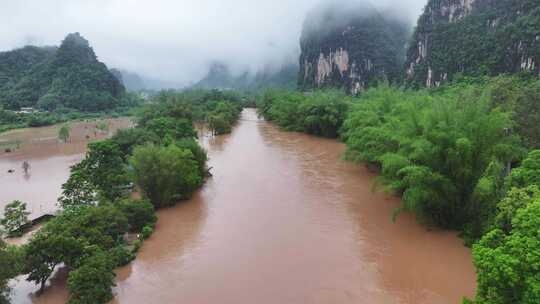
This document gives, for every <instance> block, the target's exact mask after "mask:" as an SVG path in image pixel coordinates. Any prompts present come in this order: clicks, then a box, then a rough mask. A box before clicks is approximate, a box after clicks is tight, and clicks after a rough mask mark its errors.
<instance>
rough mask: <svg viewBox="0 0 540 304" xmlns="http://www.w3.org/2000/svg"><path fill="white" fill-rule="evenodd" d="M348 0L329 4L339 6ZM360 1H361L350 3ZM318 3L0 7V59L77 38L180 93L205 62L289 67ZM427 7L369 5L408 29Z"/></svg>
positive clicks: (111, 63) (97, 2) (46, 0)
mask: <svg viewBox="0 0 540 304" xmlns="http://www.w3.org/2000/svg"><path fill="white" fill-rule="evenodd" d="M350 1H355V0H343V1H340V0H334V1H332V3H333V4H335V5H340V4H341V3H343V4H344V5H346V3H348V2H350ZM358 1H361V0H358ZM322 2H325V1H324V0H256V1H254V0H229V1H223V0H198V1H194V0H193V1H187V0H153V1H137V0H92V1H84V0H17V1H12V0H0V19H1V20H2V23H3V25H4V26H2V27H0V51H7V50H11V49H14V48H18V47H22V46H24V45H28V44H31V45H39V46H43V45H59V44H60V42H61V41H62V39H63V38H64V37H65V35H66V34H68V33H70V32H80V33H81V34H82V35H83V36H84V37H85V38H86V39H88V40H89V41H90V43H91V45H92V47H93V48H94V50H95V52H96V54H97V55H98V57H99V59H100V60H101V61H103V62H105V63H106V64H107V65H108V67H109V68H120V69H124V70H128V71H133V72H136V73H138V74H140V75H143V76H145V77H150V78H155V79H161V80H166V81H170V82H175V83H180V84H184V85H188V84H190V83H193V82H195V81H197V80H199V79H200V78H202V77H203V76H204V75H205V74H206V73H207V71H208V68H209V66H210V65H211V64H212V63H213V62H223V63H225V64H227V65H228V66H229V67H230V68H231V70H232V72H235V73H241V72H244V71H246V70H249V71H252V72H254V71H257V70H259V69H261V68H263V67H264V66H267V65H282V64H285V63H291V62H296V61H297V58H298V55H299V38H300V34H301V31H302V24H303V22H304V18H305V16H306V14H307V12H309V11H310V10H311V9H313V8H314V7H315V6H317V5H319V4H320V3H322ZM426 2H427V0H410V1H403V0H373V1H372V5H373V6H375V7H376V8H378V9H379V10H380V11H389V10H391V11H392V12H394V14H395V13H399V15H400V16H401V17H403V18H404V19H405V20H408V21H409V23H410V24H411V26H412V24H413V23H414V22H415V20H416V18H417V17H418V15H419V14H420V13H421V11H422V8H423V7H424V5H425V3H426Z"/></svg>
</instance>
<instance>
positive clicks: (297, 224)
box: [14, 109, 476, 304]
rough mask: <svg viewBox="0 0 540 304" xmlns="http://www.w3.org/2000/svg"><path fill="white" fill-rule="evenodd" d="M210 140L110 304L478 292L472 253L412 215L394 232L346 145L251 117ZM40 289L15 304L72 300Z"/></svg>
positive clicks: (398, 298)
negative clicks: (194, 187) (183, 194)
mask: <svg viewBox="0 0 540 304" xmlns="http://www.w3.org/2000/svg"><path fill="white" fill-rule="evenodd" d="M203 142H204V145H205V146H206V148H207V150H208V153H209V156H210V164H209V165H210V166H212V167H214V169H213V170H212V172H213V174H214V176H213V177H212V178H211V179H209V180H208V182H207V183H206V184H205V186H204V187H203V188H202V190H201V191H199V192H198V193H197V194H196V195H195V196H194V198H193V199H192V200H190V201H187V202H183V203H180V204H178V205H177V206H176V207H174V208H171V209H166V210H161V211H159V222H158V224H157V227H156V231H155V233H154V235H152V237H151V238H150V239H149V240H147V241H146V242H145V244H144V246H143V247H142V249H141V251H140V252H139V255H138V257H137V259H136V260H135V261H134V262H132V263H131V264H130V265H128V266H126V267H123V268H120V269H118V270H117V287H116V288H115V295H116V297H115V300H114V301H113V303H115V304H116V303H135V304H137V303H141V304H143V303H144V304H146V303H190V304H199V303H200V304H206V303H225V304H228V303H231V304H238V303H249V304H251V303H269V304H276V303H376V304H377V303H411V304H421V303H426V304H427V303H429V304H433V303H441V304H445V303H460V301H461V298H462V297H463V296H472V295H473V294H474V291H475V286H476V283H475V273H474V268H473V265H472V262H471V254H470V250H469V249H467V248H465V247H464V246H463V245H462V241H461V240H460V239H459V238H458V237H457V236H456V235H455V234H454V233H450V232H441V231H427V230H426V229H425V228H424V227H422V226H420V225H418V224H417V223H416V222H415V219H414V218H413V217H412V216H410V215H402V216H400V217H399V218H398V219H397V221H396V222H395V223H392V220H391V218H392V213H393V211H394V209H395V208H396V207H397V206H398V204H399V199H398V198H396V197H393V196H390V195H387V194H383V193H378V192H374V191H373V181H374V178H375V176H374V174H373V173H370V172H369V171H368V170H367V169H366V168H365V167H364V166H362V165H356V164H351V163H348V162H344V161H342V160H341V156H342V154H343V151H344V148H345V147H344V145H343V144H341V143H338V142H336V141H335V140H327V139H321V138H316V137H312V136H307V135H304V134H298V133H286V132H283V131H280V130H279V129H278V128H276V127H275V126H273V125H272V124H270V123H267V122H264V121H262V120H259V119H257V116H256V114H255V112H254V110H251V109H248V110H245V111H244V113H243V116H242V120H241V121H240V123H239V125H238V126H237V127H236V128H235V129H234V131H233V133H232V134H231V135H227V136H221V137H215V138H209V137H206V138H204V140H203ZM55 170H60V169H55ZM62 170H63V169H62ZM49 191H56V189H50V190H49ZM36 289H37V287H35V286H30V285H29V284H28V283H24V282H21V283H19V284H18V285H16V294H15V296H14V303H31V302H33V303H62V302H65V301H66V299H67V291H66V288H65V273H63V272H60V273H59V274H58V276H57V277H56V278H55V279H54V281H53V282H52V283H51V284H50V287H48V289H47V291H46V292H45V293H44V294H43V295H42V296H40V297H35V296H33V295H32V294H31V292H32V291H34V290H36Z"/></svg>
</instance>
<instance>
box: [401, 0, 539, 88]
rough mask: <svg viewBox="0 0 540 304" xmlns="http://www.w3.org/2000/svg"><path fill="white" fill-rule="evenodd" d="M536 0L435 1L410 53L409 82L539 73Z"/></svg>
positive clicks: (429, 84)
mask: <svg viewBox="0 0 540 304" xmlns="http://www.w3.org/2000/svg"><path fill="white" fill-rule="evenodd" d="M539 29H540V6H539V5H538V1H537V0H430V1H429V2H428V4H427V5H426V7H425V9H424V13H423V14H422V15H421V16H420V18H419V20H418V24H417V28H416V31H415V33H414V35H413V38H412V41H411V43H410V46H409V50H408V52H407V62H406V73H407V79H408V81H409V83H412V84H414V85H420V86H427V87H432V86H438V85H440V84H441V83H442V82H444V81H446V80H451V79H452V78H454V77H455V76H456V75H471V76H476V75H486V74H487V75H497V74H501V73H516V72H520V71H526V72H531V73H534V74H536V75H539V74H540V32H539Z"/></svg>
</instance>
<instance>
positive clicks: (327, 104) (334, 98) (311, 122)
mask: <svg viewBox="0 0 540 304" xmlns="http://www.w3.org/2000/svg"><path fill="white" fill-rule="evenodd" d="M351 100H352V99H351V98H350V97H348V96H346V95H345V94H343V93H341V92H339V91H327V92H315V93H310V94H303V93H300V92H290V91H277V90H275V91H266V92H264V93H263V94H262V95H261V97H260V98H259V101H258V104H257V106H258V109H259V114H261V115H262V116H264V117H265V118H266V119H268V120H270V121H274V122H275V123H276V124H278V125H279V126H281V127H283V128H284V129H286V130H289V131H298V132H306V133H309V134H314V135H320V136H324V137H334V138H335V137H337V136H338V132H339V129H340V128H341V125H342V124H343V121H344V119H345V116H346V114H347V111H348V109H349V107H350V105H351Z"/></svg>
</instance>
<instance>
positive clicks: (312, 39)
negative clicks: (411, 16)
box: [298, 4, 409, 94]
mask: <svg viewBox="0 0 540 304" xmlns="http://www.w3.org/2000/svg"><path fill="white" fill-rule="evenodd" d="M408 32H409V31H408V26H406V25H405V24H404V23H402V22H399V21H396V20H395V19H390V18H388V19H386V18H385V17H384V16H383V15H382V14H380V13H379V12H377V11H376V10H375V9H374V8H373V7H369V6H366V5H362V6H359V5H352V4H351V5H345V6H340V7H338V6H336V5H324V6H321V7H318V8H316V9H315V10H314V11H312V12H311V13H310V14H308V16H307V18H306V21H305V22H304V28H303V32H302V37H301V41H300V45H301V51H302V53H301V56H300V71H299V75H298V86H299V88H300V89H303V90H311V89H317V88H324V87H339V88H345V89H346V90H348V91H349V92H350V93H352V94H356V93H359V92H360V91H362V90H363V89H365V88H366V87H368V86H369V85H370V84H372V83H375V82H377V81H380V80H389V81H396V80H398V79H399V78H400V77H401V71H402V66H403V63H404V60H405V44H406V40H407V34H408Z"/></svg>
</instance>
